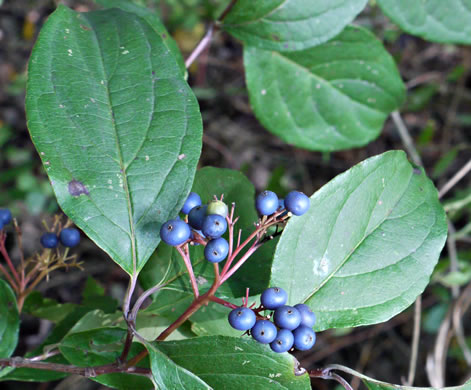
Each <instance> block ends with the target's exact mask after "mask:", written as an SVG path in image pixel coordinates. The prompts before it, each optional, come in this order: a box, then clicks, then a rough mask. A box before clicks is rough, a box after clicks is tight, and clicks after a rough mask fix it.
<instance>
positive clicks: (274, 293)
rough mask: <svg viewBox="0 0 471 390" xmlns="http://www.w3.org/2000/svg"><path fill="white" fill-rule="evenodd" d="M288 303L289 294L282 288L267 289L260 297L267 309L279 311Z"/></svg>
mask: <svg viewBox="0 0 471 390" xmlns="http://www.w3.org/2000/svg"><path fill="white" fill-rule="evenodd" d="M287 301H288V294H287V293H286V291H285V290H283V289H282V288H281V287H270V288H267V289H266V290H265V291H264V292H263V293H262V295H261V297H260V302H261V303H262V305H263V307H264V308H265V309H277V308H278V307H280V306H283V305H285V304H286V302H287Z"/></svg>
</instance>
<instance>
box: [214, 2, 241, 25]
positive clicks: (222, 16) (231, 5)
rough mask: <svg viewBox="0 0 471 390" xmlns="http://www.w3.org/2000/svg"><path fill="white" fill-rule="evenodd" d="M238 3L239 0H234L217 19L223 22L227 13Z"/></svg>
mask: <svg viewBox="0 0 471 390" xmlns="http://www.w3.org/2000/svg"><path fill="white" fill-rule="evenodd" d="M236 3H237V0H232V1H231V2H230V3H229V5H228V6H227V7H226V9H225V10H224V11H222V14H221V15H220V16H219V18H218V19H217V20H218V22H222V21H223V20H224V19H225V18H226V16H227V14H228V13H229V12H230V11H231V9H232V7H234V5H235V4H236Z"/></svg>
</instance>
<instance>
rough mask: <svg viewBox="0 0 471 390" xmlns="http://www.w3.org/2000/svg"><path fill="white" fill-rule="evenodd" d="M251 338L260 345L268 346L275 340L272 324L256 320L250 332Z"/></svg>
mask: <svg viewBox="0 0 471 390" xmlns="http://www.w3.org/2000/svg"><path fill="white" fill-rule="evenodd" d="M250 333H251V334H252V337H253V338H254V339H255V340H257V341H258V342H259V343H262V344H270V343H271V342H272V341H273V340H275V338H276V333H277V329H276V326H275V325H273V322H270V321H268V320H258V321H257V322H255V325H254V326H253V327H252V329H251V330H250Z"/></svg>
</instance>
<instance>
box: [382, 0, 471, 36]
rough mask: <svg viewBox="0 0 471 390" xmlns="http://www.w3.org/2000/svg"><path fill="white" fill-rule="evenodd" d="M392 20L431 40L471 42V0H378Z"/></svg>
mask: <svg viewBox="0 0 471 390" xmlns="http://www.w3.org/2000/svg"><path fill="white" fill-rule="evenodd" d="M378 5H379V6H380V7H381V9H382V10H383V12H384V13H385V14H386V15H387V16H389V17H390V18H391V19H392V21H393V22H394V23H396V24H398V25H399V27H401V28H402V29H403V30H404V31H406V32H408V33H409V34H413V35H418V36H420V37H422V38H424V39H426V40H429V41H432V42H442V43H447V42H448V43H464V44H471V2H470V1H469V0H447V1H442V0H427V1H424V0H378Z"/></svg>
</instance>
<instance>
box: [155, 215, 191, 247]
mask: <svg viewBox="0 0 471 390" xmlns="http://www.w3.org/2000/svg"><path fill="white" fill-rule="evenodd" d="M190 235H191V230H190V227H189V226H188V224H187V223H186V222H185V221H182V220H181V219H171V220H170V221H167V222H165V223H164V224H163V225H162V227H161V228H160V238H161V239H162V241H163V242H165V243H166V244H168V245H172V246H178V245H180V244H183V243H184V242H185V241H186V240H188V239H189V238H190Z"/></svg>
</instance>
